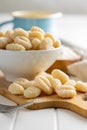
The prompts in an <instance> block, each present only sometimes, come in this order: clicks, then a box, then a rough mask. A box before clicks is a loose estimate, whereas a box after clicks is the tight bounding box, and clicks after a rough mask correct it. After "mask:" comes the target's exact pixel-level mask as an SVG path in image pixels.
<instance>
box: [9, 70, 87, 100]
mask: <svg viewBox="0 0 87 130" xmlns="http://www.w3.org/2000/svg"><path fill="white" fill-rule="evenodd" d="M8 91H9V92H10V93H12V94H15V95H23V96H24V97H25V98H29V99H30V98H36V97H39V96H40V95H41V93H44V94H45V95H52V94H57V95H58V96H59V97H60V98H65V99H67V98H73V97H74V96H75V95H76V94H77V91H79V92H87V83H85V82H82V81H75V80H71V79H70V77H69V76H68V75H67V74H66V73H64V72H63V71H61V70H59V69H54V70H52V72H51V74H49V73H46V72H41V73H39V74H38V75H36V76H35V78H34V80H31V81H30V80H28V79H26V78H18V79H16V80H15V81H14V82H13V83H11V84H10V85H9V87H8Z"/></svg>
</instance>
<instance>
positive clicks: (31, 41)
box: [0, 26, 61, 51]
mask: <svg viewBox="0 0 87 130" xmlns="http://www.w3.org/2000/svg"><path fill="white" fill-rule="evenodd" d="M12 43H14V44H17V45H12V46H11V47H10V45H8V44H12ZM18 44H19V46H18ZM20 45H22V46H23V47H24V48H25V49H24V48H23V47H21V46H20ZM16 46H17V48H16ZM60 46H61V42H60V41H59V40H58V41H56V39H55V38H54V36H53V35H52V34H50V33H49V32H48V33H46V32H45V31H44V30H43V29H42V28H40V27H37V26H32V27H31V28H30V30H28V31H26V30H24V29H22V28H15V29H14V30H7V31H6V32H5V33H3V32H0V49H4V50H5V49H6V50H13V51H21V50H23V51H27V50H47V49H54V48H58V47H60Z"/></svg>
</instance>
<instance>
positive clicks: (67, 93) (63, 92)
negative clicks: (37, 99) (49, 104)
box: [56, 84, 76, 98]
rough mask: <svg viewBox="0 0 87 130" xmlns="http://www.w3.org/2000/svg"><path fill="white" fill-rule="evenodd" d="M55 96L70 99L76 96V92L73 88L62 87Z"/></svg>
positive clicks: (68, 86)
mask: <svg viewBox="0 0 87 130" xmlns="http://www.w3.org/2000/svg"><path fill="white" fill-rule="evenodd" d="M56 92H57V94H58V96H59V97H61V98H72V97H74V96H75V95H76V90H75V88H74V87H73V86H70V85H65V84H64V85H62V86H61V87H60V88H59V89H58V90H57V91H56Z"/></svg>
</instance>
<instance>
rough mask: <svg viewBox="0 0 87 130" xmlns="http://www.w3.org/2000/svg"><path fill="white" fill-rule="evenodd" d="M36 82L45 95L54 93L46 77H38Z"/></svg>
mask: <svg viewBox="0 0 87 130" xmlns="http://www.w3.org/2000/svg"><path fill="white" fill-rule="evenodd" d="M35 82H36V84H37V87H38V88H40V89H41V90H42V91H43V92H44V93H45V94H47V95H51V94H52V93H53V88H52V86H51V83H50V81H49V80H48V79H47V78H46V77H45V76H39V77H36V78H35Z"/></svg>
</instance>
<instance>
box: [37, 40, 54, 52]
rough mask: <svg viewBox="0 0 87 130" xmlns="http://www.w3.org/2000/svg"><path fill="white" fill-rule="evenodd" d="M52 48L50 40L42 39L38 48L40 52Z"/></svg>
mask: <svg viewBox="0 0 87 130" xmlns="http://www.w3.org/2000/svg"><path fill="white" fill-rule="evenodd" d="M52 46H53V42H52V40H51V39H50V38H44V39H43V40H42V42H41V44H40V46H39V48H40V50H47V49H51V48H52Z"/></svg>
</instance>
